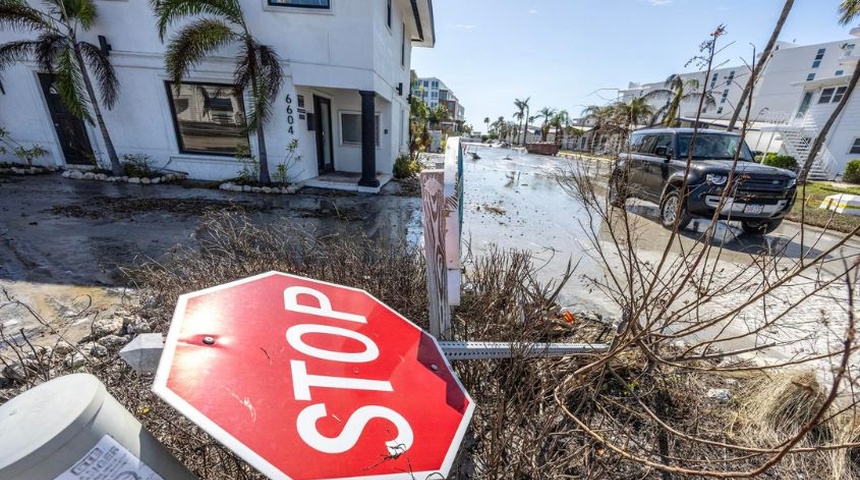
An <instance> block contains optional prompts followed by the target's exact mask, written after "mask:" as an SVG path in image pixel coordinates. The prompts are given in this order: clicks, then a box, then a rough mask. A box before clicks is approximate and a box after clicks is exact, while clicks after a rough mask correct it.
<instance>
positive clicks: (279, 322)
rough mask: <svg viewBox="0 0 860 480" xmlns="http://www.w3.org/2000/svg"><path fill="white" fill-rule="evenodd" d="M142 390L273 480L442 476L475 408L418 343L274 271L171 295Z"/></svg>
mask: <svg viewBox="0 0 860 480" xmlns="http://www.w3.org/2000/svg"><path fill="white" fill-rule="evenodd" d="M153 390H154V391H155V393H156V394H158V395H159V396H160V397H161V398H163V399H164V400H166V401H167V402H168V403H169V404H171V405H172V406H173V407H175V408H176V409H178V410H179V411H180V412H181V413H182V414H184V415H185V416H187V417H188V418H189V419H191V420H192V421H193V422H195V423H196V424H198V425H200V426H201V427H202V428H203V429H205V430H206V431H207V432H209V433H210V434H211V435H212V436H214V437H215V438H216V439H218V440H219V441H220V442H222V443H223V444H224V445H226V446H227V447H228V448H230V449H231V450H233V451H234V452H236V453H237V454H238V455H239V456H241V457H242V458H244V459H245V460H246V461H248V462H249V463H250V464H252V465H253V466H254V467H256V468H257V469H259V470H260V471H261V472H263V473H264V474H265V475H267V476H268V477H269V478H272V479H296V480H299V479H335V478H379V477H381V478H392V479H394V478H403V479H410V480H411V479H413V478H427V477H428V476H429V475H431V474H433V473H436V472H438V473H441V474H442V475H443V476H447V474H448V470H449V469H450V467H451V464H452V463H453V461H454V457H455V455H456V453H457V449H458V447H459V444H460V441H461V440H462V438H463V434H464V432H465V430H466V428H467V427H468V423H469V419H470V418H471V416H472V411H473V410H474V403H473V402H472V399H471V398H470V397H469V395H468V393H467V392H466V391H465V389H464V388H463V386H462V385H461V384H460V381H459V380H458V379H457V377H456V376H455V375H454V373H453V371H452V369H451V367H450V365H448V362H447V361H446V359H445V357H444V355H443V354H442V352H441V350H440V349H439V346H438V344H437V343H436V341H435V340H434V339H433V337H431V336H430V335H429V334H427V333H426V332H424V331H422V330H421V329H420V328H418V327H417V326H415V325H414V324H413V323H411V322H410V321H408V320H406V319H405V318H403V317H401V316H400V315H399V314H398V313H397V312H395V311H394V310H392V309H390V308H388V307H387V306H386V305H385V304H383V303H382V302H380V301H379V300H377V299H376V298H374V297H372V296H371V295H369V294H368V293H367V292H365V291H363V290H358V289H354V288H349V287H344V286H340V285H333V284H330V283H325V282H319V281H316V280H310V279H307V278H302V277H296V276H293V275H287V274H283V273H278V272H269V273H265V274H262V275H258V276H255V277H251V278H247V279H244V280H238V281H235V282H232V283H228V284H225V285H220V286H217V287H213V288H209V289H206V290H201V291H198V292H194V293H189V294H187V295H183V296H182V297H180V299H179V303H178V305H177V307H176V312H175V313H174V317H173V323H172V324H171V327H170V332H169V333H168V336H167V342H166V345H165V349H164V353H163V355H162V358H161V362H160V364H159V368H158V373H157V374H156V377H155V384H154V387H153Z"/></svg>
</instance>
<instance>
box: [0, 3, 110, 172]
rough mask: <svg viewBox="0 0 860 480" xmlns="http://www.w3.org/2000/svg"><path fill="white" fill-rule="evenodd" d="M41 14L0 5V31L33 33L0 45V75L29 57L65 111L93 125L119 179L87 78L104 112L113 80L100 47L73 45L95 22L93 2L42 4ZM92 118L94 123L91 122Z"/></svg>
mask: <svg viewBox="0 0 860 480" xmlns="http://www.w3.org/2000/svg"><path fill="white" fill-rule="evenodd" d="M46 5H47V13H44V12H42V11H40V10H37V9H35V8H33V7H31V6H29V5H28V4H27V3H26V2H25V1H24V0H0V31H2V30H7V29H8V30H19V31H28V32H33V33H37V34H38V37H37V38H36V40H16V41H12V42H7V43H4V44H2V45H0V71H2V70H3V69H4V68H5V67H7V66H9V65H11V64H13V63H16V62H23V61H26V60H28V59H30V58H35V60H36V63H37V64H38V65H39V68H40V69H42V70H43V71H46V72H49V73H53V74H55V75H56V85H57V92H59V94H60V99H61V100H62V102H63V105H64V106H65V107H66V109H68V110H69V112H70V113H71V114H72V115H74V116H76V117H78V118H80V119H81V120H84V121H86V122H88V123H89V124H90V125H94V124H96V123H97V124H98V127H99V131H100V132H101V135H102V139H103V140H104V144H105V149H106V150H107V154H108V158H109V159H110V163H111V171H112V173H113V175H114V176H121V175H122V173H123V171H122V165H121V164H120V163H119V158H118V157H117V154H116V150H115V149H114V146H113V141H112V140H111V138H110V134H109V133H108V129H107V125H105V121H104V118H103V117H102V111H101V107H100V106H99V102H98V99H97V98H96V94H95V90H94V89H93V84H92V80H91V78H90V75H92V76H94V77H95V80H96V82H98V85H99V91H100V93H101V95H100V96H101V101H102V103H103V104H104V106H105V107H106V108H107V109H108V110H110V109H111V108H113V106H114V104H115V103H116V100H117V96H118V95H119V79H118V78H117V76H116V73H115V72H114V69H113V65H111V63H110V60H109V59H108V57H107V55H105V53H104V52H102V50H101V48H100V47H98V46H96V45H93V44H91V43H88V42H84V41H81V40H78V38H77V34H78V32H85V31H88V30H89V29H90V28H91V27H92V26H93V24H94V23H95V20H96V16H97V15H96V6H95V3H93V0H48V1H47V2H46ZM93 117H95V122H94V121H93Z"/></svg>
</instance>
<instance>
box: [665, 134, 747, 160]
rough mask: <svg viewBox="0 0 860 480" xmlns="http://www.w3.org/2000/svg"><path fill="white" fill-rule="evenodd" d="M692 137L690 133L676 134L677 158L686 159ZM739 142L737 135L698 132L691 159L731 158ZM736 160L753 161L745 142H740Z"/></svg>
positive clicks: (733, 156)
mask: <svg viewBox="0 0 860 480" xmlns="http://www.w3.org/2000/svg"><path fill="white" fill-rule="evenodd" d="M692 139H693V134H692V133H680V134H678V158H679V159H681V160H686V158H687V154H688V152H689V148H690V140H692ZM739 142H741V137H739V136H737V135H726V134H720V133H703V132H699V134H698V135H697V136H696V146H695V147H694V148H693V160H733V159H734V158H735V152H736V151H737V149H738V143H739ZM741 143H742V142H741ZM738 161H740V162H752V161H753V157H752V153H751V152H750V149H749V148H748V147H747V145H746V143H742V146H741V154H740V156H738Z"/></svg>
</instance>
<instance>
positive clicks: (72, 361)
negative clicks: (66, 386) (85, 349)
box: [63, 352, 87, 369]
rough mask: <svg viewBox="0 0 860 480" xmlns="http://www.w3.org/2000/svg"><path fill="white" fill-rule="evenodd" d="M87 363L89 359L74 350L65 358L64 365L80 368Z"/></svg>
mask: <svg viewBox="0 0 860 480" xmlns="http://www.w3.org/2000/svg"><path fill="white" fill-rule="evenodd" d="M86 364H87V359H86V358H84V356H83V355H81V354H80V353H78V352H72V353H70V354H68V355H66V358H64V359H63V366H64V367H66V368H70V369H75V368H80V367H83V366H84V365H86Z"/></svg>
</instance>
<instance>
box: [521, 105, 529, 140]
mask: <svg viewBox="0 0 860 480" xmlns="http://www.w3.org/2000/svg"><path fill="white" fill-rule="evenodd" d="M529 113H530V112H529V107H526V117H525V123H526V124H525V125H524V126H523V143H522V145H523V146H524V147H525V146H526V139H527V138H528V136H529V135H528V131H529Z"/></svg>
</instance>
